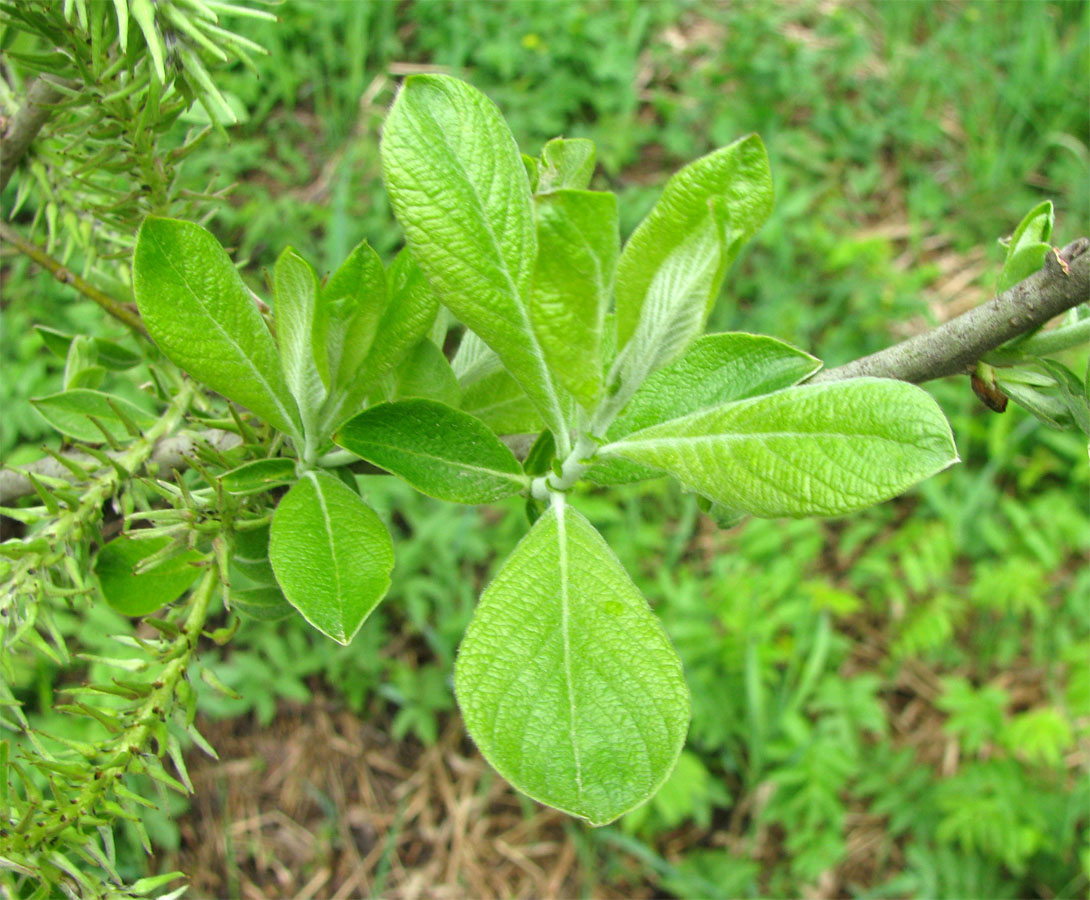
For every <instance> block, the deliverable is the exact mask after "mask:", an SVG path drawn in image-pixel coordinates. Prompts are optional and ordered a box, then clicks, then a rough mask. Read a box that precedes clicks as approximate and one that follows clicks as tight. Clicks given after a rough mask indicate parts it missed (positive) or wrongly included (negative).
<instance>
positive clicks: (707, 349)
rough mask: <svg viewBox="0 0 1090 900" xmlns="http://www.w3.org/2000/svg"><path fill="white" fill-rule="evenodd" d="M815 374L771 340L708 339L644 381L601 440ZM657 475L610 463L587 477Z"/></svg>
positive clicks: (796, 353) (620, 480)
mask: <svg viewBox="0 0 1090 900" xmlns="http://www.w3.org/2000/svg"><path fill="white" fill-rule="evenodd" d="M819 368H821V361H820V360H818V359H815V358H814V357H813V356H811V355H810V354H809V353H806V352H804V351H802V350H799V349H797V348H795V347H792V346H791V345H790V344H785V343H784V342H783V341H780V340H777V339H776V338H771V337H766V336H765V335H760V334H745V333H742V332H727V333H723V334H708V335H705V336H704V337H702V338H699V339H698V340H696V341H694V342H693V344H692V346H691V347H689V349H688V350H687V351H686V352H685V353H684V355H682V356H681V357H679V358H678V359H676V360H674V362H672V363H670V365H668V366H664V367H663V368H661V369H659V370H658V371H657V372H654V373H652V374H651V375H650V376H649V377H648V378H647V380H646V381H645V382H644V383H643V385H642V386H641V387H640V389H639V390H638V391H637V392H636V393H635V395H633V397H632V399H631V400H629V401H628V404H627V405H626V406H625V408H624V409H623V410H622V411H621V414H620V415H619V416H618V417H617V418H616V419H615V420H614V422H613V424H612V425H611V426H610V427H609V430H608V431H607V432H606V437H607V438H608V439H609V440H611V441H616V440H618V439H620V438H622V437H624V436H625V435H626V434H631V433H632V432H633V431H639V430H640V429H641V428H649V427H650V426H652V425H658V424H660V423H661V422H665V421H667V420H669V419H676V418H679V417H681V416H685V415H688V414H689V413H693V412H696V411H697V410H698V409H706V408H708V407H710V406H718V405H720V404H722V403H729V402H731V401H734V400H744V399H745V398H747V397H756V396H758V395H760V394H770V393H772V392H773V391H778V390H780V389H781V388H785V387H790V386H791V385H794V384H798V383H799V382H800V381H802V380H803V379H804V378H806V377H807V376H809V375H812V374H813V373H814V372H816V371H817V370H818V369H819ZM661 474H662V473H660V472H657V471H655V470H653V469H648V468H647V467H646V466H638V465H636V464H635V463H632V462H628V461H627V460H623V459H611V460H608V461H607V462H604V463H601V464H600V465H598V466H595V467H594V468H593V469H591V471H590V472H588V474H587V477H588V478H589V479H590V480H591V481H593V482H595V483H596V484H626V483H628V482H631V481H639V480H640V479H643V478H654V477H655V476H657V475H661Z"/></svg>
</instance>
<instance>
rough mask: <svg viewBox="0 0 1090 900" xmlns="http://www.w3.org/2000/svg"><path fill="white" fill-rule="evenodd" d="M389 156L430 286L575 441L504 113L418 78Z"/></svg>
mask: <svg viewBox="0 0 1090 900" xmlns="http://www.w3.org/2000/svg"><path fill="white" fill-rule="evenodd" d="M381 151H382V167H383V173H384V175H385V179H386V187H387V189H388V191H389V194H390V203H391V205H392V206H393V209H394V213H395V214H396V215H397V218H398V221H399V222H400V223H401V225H402V227H403V228H404V229H405V234H406V237H407V238H408V242H409V246H410V247H411V249H412V252H413V256H414V257H415V258H416V260H417V262H418V263H419V264H420V268H421V269H422V270H423V271H424V274H425V275H426V276H427V279H428V281H429V282H430V283H431V285H432V287H433V288H434V289H435V290H436V292H437V293H438V294H439V296H440V299H441V300H442V301H443V302H444V303H445V304H446V305H447V306H449V307H450V309H451V310H452V311H453V312H454V314H455V315H456V316H457V317H458V318H459V319H461V320H462V321H463V322H464V323H465V324H466V325H467V326H468V327H469V328H471V329H472V330H473V331H475V332H476V333H477V334H478V335H480V337H481V338H482V339H483V340H484V342H485V343H486V344H488V345H489V346H490V347H491V348H492V349H493V350H495V351H496V353H498V354H499V356H500V358H501V359H502V360H503V361H504V364H505V365H506V366H507V368H508V369H509V370H510V372H511V374H512V375H514V376H515V378H516V379H517V380H518V381H519V383H520V384H522V386H523V389H524V390H525V391H526V393H527V395H528V396H529V397H530V398H531V400H533V402H534V403H535V404H536V405H537V406H538V408H539V409H540V410H541V413H542V415H543V416H544V417H545V419H546V421H547V422H548V423H549V426H550V427H551V428H552V429H553V431H554V433H557V434H563V435H564V439H565V440H567V432H568V427H567V422H566V416H565V414H564V410H563V407H562V403H561V398H560V395H559V393H558V391H557V388H556V386H555V385H554V384H553V382H552V380H551V377H550V373H549V370H548V367H547V365H546V361H545V356H544V354H543V353H542V350H541V347H540V346H539V344H538V340H537V337H536V336H535V333H534V329H533V327H532V324H531V321H530V314H529V309H528V301H529V290H530V280H531V276H532V270H533V265H534V259H535V257H536V251H537V246H536V245H537V242H536V237H535V230H534V220H533V210H532V207H531V200H530V196H531V195H530V185H529V181H528V180H527V175H526V169H525V167H524V166H523V163H522V157H521V155H520V153H519V151H518V148H517V147H516V146H515V141H514V139H513V138H512V136H511V132H510V130H508V128H507V125H506V123H505V122H504V121H503V117H502V116H501V115H500V112H499V110H498V109H496V107H495V105H494V104H493V103H492V102H491V101H489V100H488V99H487V98H486V97H485V96H484V95H483V94H481V93H480V92H478V91H476V90H474V89H473V88H472V87H470V86H469V85H467V84H465V83H464V82H462V81H459V80H458V79H456V78H451V77H449V76H444V75H413V76H410V77H409V78H407V79H406V80H405V85H404V87H403V88H402V89H401V91H400V93H399V94H398V96H397V100H395V101H394V105H393V107H392V108H391V109H390V114H389V115H388V116H387V118H386V125H385V128H384V129H383V136H382V148H381Z"/></svg>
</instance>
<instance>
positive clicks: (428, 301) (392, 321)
mask: <svg viewBox="0 0 1090 900" xmlns="http://www.w3.org/2000/svg"><path fill="white" fill-rule="evenodd" d="M386 284H387V287H388V293H389V301H388V302H387V304H386V308H385V310H384V312H383V313H382V316H381V318H380V319H379V323H378V329H377V331H376V334H375V339H374V340H373V341H372V342H371V348H370V350H369V351H368V353H367V356H366V357H365V359H364V361H363V363H362V365H361V366H360V367H359V368H358V369H357V370H356V372H355V375H354V376H353V378H352V381H351V383H350V384H346V385H345V388H346V390H345V392H344V394H342V395H341V396H340V397H339V398H337V400H336V401H335V402H334V403H333V404H331V406H330V408H329V409H328V410H327V411H326V412H325V414H324V415H323V417H322V419H323V424H324V430H326V431H331V430H332V429H333V427H335V426H337V425H340V424H341V423H342V422H343V421H344V420H345V419H347V418H348V417H349V416H353V415H355V414H356V413H357V412H359V407H360V406H361V404H362V402H363V399H364V398H365V397H366V396H367V395H368V394H369V393H371V392H372V391H373V390H374V388H375V385H376V384H377V383H378V381H379V379H380V378H382V377H384V376H385V375H387V374H388V373H389V372H391V371H393V370H394V369H395V368H397V367H398V366H399V365H400V364H401V363H402V361H403V360H404V359H405V357H406V356H408V354H409V353H410V352H411V351H412V349H413V348H414V347H415V346H416V345H417V344H418V343H419V342H420V339H421V338H423V337H424V335H426V334H427V332H428V329H429V328H430V327H431V324H432V322H433V321H435V315H436V312H437V311H438V309H439V301H438V300H437V299H436V296H435V292H434V291H433V290H432V289H431V286H430V285H429V284H428V282H427V279H426V278H425V277H424V273H423V272H421V271H420V267H419V266H418V265H417V264H416V262H415V261H414V260H413V258H412V256H411V255H410V254H409V252H408V251H407V250H403V251H402V252H401V253H399V254H398V255H397V258H396V259H395V260H394V261H393V263H392V265H391V266H390V268H389V270H387V272H386Z"/></svg>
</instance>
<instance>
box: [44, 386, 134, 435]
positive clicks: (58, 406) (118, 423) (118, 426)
mask: <svg viewBox="0 0 1090 900" xmlns="http://www.w3.org/2000/svg"><path fill="white" fill-rule="evenodd" d="M30 402H31V403H33V404H34V408H35V409H36V410H38V412H40V413H41V414H42V417H43V418H44V419H45V420H46V421H47V422H49V424H50V425H52V426H53V427H54V428H56V429H57V431H59V432H61V434H65V435H68V437H73V438H75V439H76V440H78V441H86V442H87V443H89V444H101V443H103V442H104V441H105V440H106V437H105V436H104V435H103V433H102V430H101V429H100V428H98V427H97V426H96V425H95V423H94V422H92V421H91V419H90V418H88V417H89V416H93V417H94V418H96V419H97V420H98V421H99V423H101V425H102V427H103V428H104V429H106V432H107V433H108V434H109V435H110V437H112V438H114V439H116V440H120V441H124V440H131V439H132V438H133V437H136V435H134V434H131V433H130V431H129V428H128V426H127V425H126V421H125V420H126V419H127V420H128V422H129V423H130V424H131V425H132V426H134V427H135V428H137V429H138V431H137V434H138V433H139V429H141V428H148V427H150V426H152V425H154V424H155V421H156V419H155V416H153V415H150V414H149V413H147V412H145V411H144V410H142V409H140V407H138V406H136V405H134V404H132V403H130V402H129V401H128V400H124V399H122V398H121V397H116V396H114V395H113V394H104V393H102V392H101V391H91V390H87V389H86V388H73V389H72V390H70V391H61V392H60V393H59V394H50V395H49V396H48V397H36V398H34V399H32V400H31V401H30Z"/></svg>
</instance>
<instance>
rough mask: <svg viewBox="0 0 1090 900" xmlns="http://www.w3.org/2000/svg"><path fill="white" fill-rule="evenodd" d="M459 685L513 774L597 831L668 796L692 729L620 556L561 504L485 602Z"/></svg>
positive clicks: (469, 716) (663, 644) (467, 712)
mask: <svg viewBox="0 0 1090 900" xmlns="http://www.w3.org/2000/svg"><path fill="white" fill-rule="evenodd" d="M454 689H455V693H456V695H457V697H458V704H459V706H460V707H461V710H462V715H463V717H464V718H465V723H466V728H467V729H468V730H469V733H470V735H471V736H472V737H473V739H474V740H475V741H476V742H477V746H478V747H480V749H481V752H482V753H483V754H484V756H485V758H486V759H487V760H488V761H489V762H490V763H491V764H492V765H493V766H494V767H495V768H496V770H497V771H498V772H499V773H500V774H501V775H503V777H504V778H506V779H507V780H508V781H509V782H511V784H512V785H514V786H515V787H516V788H518V789H519V790H520V791H523V792H524V793H526V794H528V795H529V796H531V797H533V798H534V799H535V800H538V801H540V802H542V803H546V804H548V805H549V806H554V807H556V808H558V809H561V810H563V811H565V812H567V813H570V814H572V815H576V816H582V817H583V818H585V819H587V820H588V821H589V822H590V823H591V824H593V825H605V824H606V823H608V822H611V821H613V820H614V819H616V818H617V817H618V816H621V815H623V814H624V813H626V812H628V811H629V810H630V809H633V808H634V807H636V806H639V805H640V804H641V803H643V802H644V801H645V800H647V799H648V798H649V797H651V796H652V795H653V794H654V793H655V791H657V790H658V788H659V787H660V786H661V785H662V783H663V782H664V781H665V780H666V778H667V777H668V776H669V774H670V772H671V770H672V769H673V767H674V764H675V763H676V762H677V758H678V754H679V753H680V752H681V748H682V746H684V743H685V734H686V731H687V730H688V725H689V692H688V689H687V687H686V685H685V678H684V676H683V674H682V670H681V660H680V659H678V656H677V653H676V652H675V650H674V648H673V646H672V645H671V643H670V640H669V638H668V637H667V636H666V633H665V631H663V628H662V626H661V625H660V624H659V621H658V619H657V618H656V617H655V616H654V614H653V613H652V612H651V610H650V609H649V608H648V606H647V602H646V601H645V600H644V599H643V597H642V596H641V595H640V592H639V591H638V590H637V588H636V586H635V585H634V584H633V583H632V580H631V579H630V578H629V577H628V574H627V573H626V572H625V571H624V569H623V568H622V567H621V564H620V561H619V560H618V559H617V557H616V556H615V555H614V553H613V551H612V550H611V549H610V548H609V546H608V545H607V544H606V542H605V541H604V540H602V537H601V536H600V535H599V534H598V532H597V531H595V529H594V527H593V526H592V525H591V524H590V523H589V522H588V521H587V520H586V519H585V518H583V516H582V515H580V514H579V513H578V512H576V511H575V510H573V509H571V508H570V507H567V506H566V505H565V504H564V503H563V501H561V502H560V503H558V504H554V505H553V507H552V508H550V509H549V510H548V511H547V512H546V513H545V514H544V515H542V516H541V518H539V519H538V520H537V522H535V523H534V526H533V527H532V528H531V530H530V533H529V534H527V535H526V537H525V538H523V540H522V542H521V543H520V544H519V545H518V546H517V547H516V548H515V550H514V552H513V553H512V554H511V556H510V557H509V558H508V560H507V561H506V562H505V563H504V565H503V567H502V568H501V569H500V571H499V573H498V574H497V575H496V577H495V578H494V579H493V581H492V583H491V584H490V585H489V586H488V588H487V589H486V590H485V592H484V594H483V595H482V596H481V600H480V602H479V603H478V605H477V610H476V612H475V613H474V616H473V620H472V621H471V622H470V624H469V628H468V629H467V630H466V634H465V638H464V639H463V641H462V645H461V647H460V649H459V651H458V659H457V663H456V666H455V671H454Z"/></svg>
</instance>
